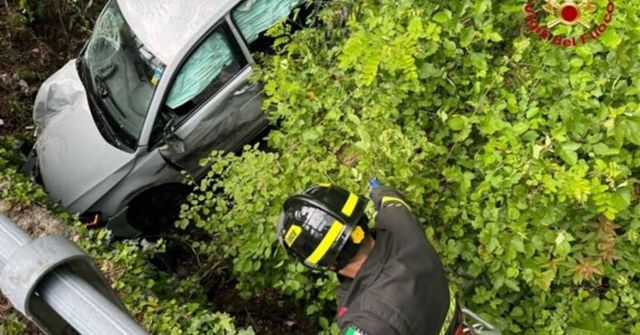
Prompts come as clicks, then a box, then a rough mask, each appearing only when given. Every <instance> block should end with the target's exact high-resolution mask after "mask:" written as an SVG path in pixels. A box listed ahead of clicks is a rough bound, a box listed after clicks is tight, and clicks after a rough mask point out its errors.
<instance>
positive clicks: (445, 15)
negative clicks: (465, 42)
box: [433, 9, 452, 24]
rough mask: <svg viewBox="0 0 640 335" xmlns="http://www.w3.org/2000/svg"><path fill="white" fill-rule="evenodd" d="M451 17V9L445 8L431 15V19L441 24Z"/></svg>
mask: <svg viewBox="0 0 640 335" xmlns="http://www.w3.org/2000/svg"><path fill="white" fill-rule="evenodd" d="M451 17H452V15H451V11H449V10H446V9H445V10H443V11H439V12H437V13H436V14H435V15H434V16H433V20H434V21H436V22H438V23H441V24H442V23H446V22H449V20H451Z"/></svg>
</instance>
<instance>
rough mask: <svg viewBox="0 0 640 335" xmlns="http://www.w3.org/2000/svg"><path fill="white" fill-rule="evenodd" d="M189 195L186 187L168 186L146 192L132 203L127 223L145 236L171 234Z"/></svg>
mask: <svg viewBox="0 0 640 335" xmlns="http://www.w3.org/2000/svg"><path fill="white" fill-rule="evenodd" d="M187 195H189V188H188V187H186V186H184V185H166V186H161V187H158V188H153V189H151V190H148V191H145V192H143V193H142V194H140V195H139V196H137V197H136V198H135V199H134V200H133V201H132V202H131V203H130V205H129V210H128V211H127V221H128V222H129V224H130V225H131V226H132V227H134V228H135V229H137V230H139V231H140V232H142V234H143V236H153V235H157V234H160V233H167V232H170V231H171V230H173V229H174V227H175V226H174V223H175V221H176V220H177V219H178V217H179V215H180V206H181V205H182V203H184V201H185V200H186V198H187Z"/></svg>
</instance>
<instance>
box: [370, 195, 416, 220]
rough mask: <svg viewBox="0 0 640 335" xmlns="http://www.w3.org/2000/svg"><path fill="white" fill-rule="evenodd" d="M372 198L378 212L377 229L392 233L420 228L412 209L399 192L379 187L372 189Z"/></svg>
mask: <svg viewBox="0 0 640 335" xmlns="http://www.w3.org/2000/svg"><path fill="white" fill-rule="evenodd" d="M370 197H371V200H372V201H373V205H374V206H375V208H376V210H377V211H378V215H377V216H376V226H377V228H379V229H386V230H391V231H396V230H411V231H413V230H415V229H416V228H419V224H418V222H417V219H416V218H415V216H414V215H413V213H412V212H411V207H409V204H408V203H407V201H406V200H404V198H403V197H402V195H400V193H399V192H398V191H396V190H394V189H392V188H390V187H387V186H377V187H374V188H372V189H371V192H370Z"/></svg>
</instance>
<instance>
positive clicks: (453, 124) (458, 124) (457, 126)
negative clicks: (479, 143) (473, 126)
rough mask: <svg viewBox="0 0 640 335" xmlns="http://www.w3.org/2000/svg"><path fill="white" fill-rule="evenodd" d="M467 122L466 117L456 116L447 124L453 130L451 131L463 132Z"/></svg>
mask: <svg viewBox="0 0 640 335" xmlns="http://www.w3.org/2000/svg"><path fill="white" fill-rule="evenodd" d="M466 121H467V118H466V117H464V116H460V115H456V116H453V117H451V118H450V119H449V121H448V122H447V124H448V125H449V128H451V130H453V131H461V130H462V129H464V127H465V125H466Z"/></svg>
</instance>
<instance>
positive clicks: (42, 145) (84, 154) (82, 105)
mask: <svg viewBox="0 0 640 335" xmlns="http://www.w3.org/2000/svg"><path fill="white" fill-rule="evenodd" d="M35 106H36V107H35V109H34V119H35V121H36V123H37V125H38V128H39V129H40V130H41V133H40V134H39V135H38V140H37V143H36V150H37V152H38V161H39V164H38V165H39V167H40V174H41V177H42V181H43V183H44V186H45V188H46V189H47V191H48V192H49V194H51V196H52V197H53V198H55V199H57V200H59V201H60V202H61V204H62V205H63V206H65V207H66V208H69V209H70V210H72V211H77V212H83V211H85V210H86V209H87V208H88V207H89V206H90V205H91V204H93V203H94V202H95V201H96V200H98V199H97V198H95V196H94V197H91V196H89V193H101V194H104V193H105V192H106V191H108V190H109V189H110V188H111V187H113V186H114V185H115V184H117V183H118V182H119V181H120V180H121V179H122V178H124V177H125V176H126V175H127V173H128V172H129V170H130V169H131V167H132V166H133V164H134V161H135V155H134V154H132V153H128V152H125V151H122V150H120V149H118V148H115V147H113V146H111V145H110V144H109V143H107V142H106V141H105V140H104V138H103V137H102V135H101V134H100V131H99V130H98V127H97V125H96V123H95V121H94V120H93V117H92V115H91V110H90V108H89V105H88V102H87V96H86V91H85V89H84V86H83V85H82V82H81V81H80V77H79V76H78V72H77V70H76V66H75V61H70V62H69V63H67V64H66V65H65V66H64V67H63V68H62V69H60V70H59V71H58V72H57V73H56V74H54V75H53V76H51V77H50V78H49V79H48V80H47V81H46V82H45V83H44V84H43V85H42V87H41V88H40V91H39V93H38V96H37V98H36V104H35ZM92 190H93V192H89V191H92ZM96 191H97V192H96Z"/></svg>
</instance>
